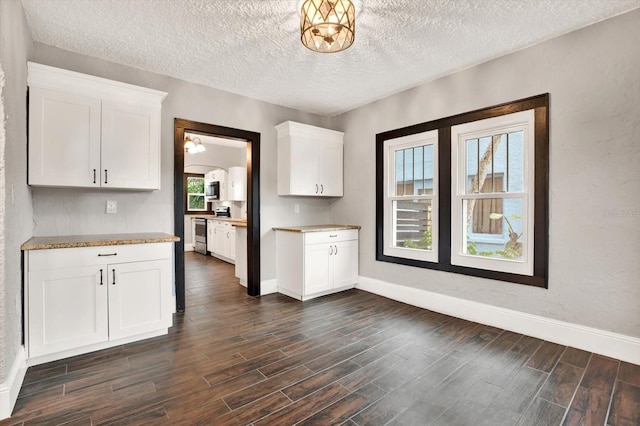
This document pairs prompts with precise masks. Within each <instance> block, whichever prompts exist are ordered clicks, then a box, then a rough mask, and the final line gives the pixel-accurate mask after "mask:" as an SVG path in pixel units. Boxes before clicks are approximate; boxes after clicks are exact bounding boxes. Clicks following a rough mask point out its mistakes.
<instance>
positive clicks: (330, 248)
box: [329, 246, 333, 256]
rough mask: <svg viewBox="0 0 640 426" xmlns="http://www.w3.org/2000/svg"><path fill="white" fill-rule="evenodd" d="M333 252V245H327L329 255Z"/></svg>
mask: <svg viewBox="0 0 640 426" xmlns="http://www.w3.org/2000/svg"><path fill="white" fill-rule="evenodd" d="M332 254H333V246H329V256H331V255H332Z"/></svg>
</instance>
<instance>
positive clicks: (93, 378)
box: [0, 253, 640, 426]
mask: <svg viewBox="0 0 640 426" xmlns="http://www.w3.org/2000/svg"><path fill="white" fill-rule="evenodd" d="M185 257H186V265H185V266H186V268H185V269H186V286H187V288H186V296H187V297H186V306H187V310H186V312H185V313H183V314H180V315H175V316H174V326H173V327H172V328H171V329H170V331H169V333H168V334H167V335H166V336H159V337H155V338H152V339H147V340H144V341H141V342H135V343H131V344H128V345H121V346H118V347H114V348H110V349H106V350H103V351H98V352H94V353H90V354H84V355H79V356H76V357H72V358H67V359H63V360H59V361H55V362H51V363H48V364H44V365H39V366H35V367H32V368H30V369H29V370H28V372H27V375H26V377H25V380H24V384H23V386H22V389H21V392H20V395H19V397H18V401H17V403H16V406H15V409H14V412H13V415H12V417H11V418H9V419H6V420H3V421H0V426H8V425H47V426H50V425H71V426H76V425H77V426H81V425H87V426H89V425H91V426H94V425H138V424H139V425H142V424H145V425H146V424H150V425H165V424H166V425H187V426H188V425H222V426H225V425H252V426H267V425H268V426H272V425H283V426H285V425H286V426H290V425H294V424H306V425H325V424H342V425H349V426H363V425H382V424H391V425H402V426H407V425H420V426H422V425H425V424H429V425H443V426H444V425H476V424H477V425H492V426H494V425H559V424H561V423H564V424H567V425H576V424H600V425H603V424H605V423H606V424H608V425H612V426H613V425H616V426H617V425H638V424H640V402H639V401H640V366H637V365H633V364H629V363H626V362H620V361H618V360H614V359H611V358H607V357H604V356H601V355H596V354H592V353H589V352H585V351H582V350H578V349H575V348H567V347H564V346H562V345H558V344H555V343H550V342H545V341H542V340H540V339H537V338H533V337H529V336H523V335H521V334H518V333H514V332H510V331H505V330H501V329H499V328H496V327H490V326H486V325H482V324H477V323H474V322H471V321H466V320H463V319H459V318H453V317H450V316H447V315H443V314H440V313H436V312H431V311H427V310H424V309H419V308H416V307H413V306H410V305H406V304H402V303H397V302H394V301H391V300H388V299H385V298H382V297H379V296H376V295H374V294H371V293H367V292H363V291H359V290H350V291H345V292H341V293H338V294H334V295H329V296H325V297H321V298H317V299H313V300H310V301H307V302H304V303H301V302H299V301H296V300H293V299H291V298H289V297H286V296H283V295H279V294H272V295H268V296H263V297H261V298H252V297H249V296H247V294H246V289H245V288H244V287H241V286H240V285H239V284H238V281H237V279H236V278H235V277H234V268H233V266H232V265H229V264H227V263H225V262H222V261H220V260H217V259H214V258H211V257H205V256H202V255H199V254H196V253H186V256H185Z"/></svg>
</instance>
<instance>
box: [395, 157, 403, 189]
mask: <svg viewBox="0 0 640 426" xmlns="http://www.w3.org/2000/svg"><path fill="white" fill-rule="evenodd" d="M396 195H404V151H403V150H398V151H396Z"/></svg>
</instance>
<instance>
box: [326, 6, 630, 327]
mask: <svg viewBox="0 0 640 426" xmlns="http://www.w3.org/2000/svg"><path fill="white" fill-rule="evenodd" d="M638 46H640V10H636V11H634V12H631V13H628V14H626V15H622V16H619V17H616V18H613V19H610V20H607V21H604V22H601V23H598V24H596V25H593V26H591V27H587V28H585V29H582V30H579V31H576V32H573V33H570V34H568V35H565V36H562V37H559V38H556V39H553V40H550V41H548V42H545V43H542V44H539V45H536V46H533V47H530V48H528V49H525V50H522V51H520V52H517V53H514V54H511V55H508V56H505V57H501V58H498V59H496V60H493V61H490V62H487V63H484V64H481V65H478V66H475V67H473V68H470V69H467V70H464V71H461V72H458V73H456V74H452V75H450V76H447V77H444V78H441V79H438V80H435V81H433V82H430V83H426V84H423V85H421V86H419V87H417V88H414V89H411V90H408V91H405V92H402V93H399V94H397V95H394V96H390V97H388V98H385V99H382V100H379V101H377V102H374V103H372V104H369V105H366V106H363V107H361V108H358V109H356V110H353V111H351V112H349V113H346V114H344V115H341V116H339V117H337V118H335V119H334V121H332V123H331V124H332V126H331V127H333V128H338V129H341V130H344V131H345V132H346V136H345V164H347V165H348V164H359V165H360V164H366V165H368V167H357V168H351V167H348V166H347V167H345V194H344V198H342V199H340V200H338V201H337V202H336V203H334V204H333V206H332V212H331V213H332V219H333V220H334V221H336V222H347V223H356V224H360V225H362V230H361V232H360V238H361V239H360V275H362V276H366V277H371V278H375V279H379V280H383V281H387V282H390V283H395V284H399V285H404V286H409V287H415V288H419V289H424V290H428V291H432V292H436V293H441V294H445V295H450V296H454V297H458V298H461V299H468V300H473V301H477V302H482V303H486V304H490V305H495V306H500V307H506V308H510V309H515V310H518V311H522V312H528V313H532V314H536V315H541V316H544V317H549V318H554V319H558V320H563V321H569V322H572V323H577V324H583V325H587V326H592V327H596V328H599V329H603V330H609V331H613V332H618V333H623V334H626V335H630V336H635V337H640V309H638V301H640V285H639V282H638V277H639V276H640V262H638V259H640V78H639V76H640V50H639V49H638ZM545 92H549V93H550V96H551V98H550V102H551V104H550V114H551V117H550V126H551V139H550V248H549V260H550V271H549V289H548V290H544V289H539V288H533V287H527V286H523V285H516V284H509V283H505V282H497V281H491V280H486V279H481V278H475V277H467V276H463V275H457V274H451V273H444V272H438V271H432V270H427V269H420V268H413V267H408V266H401V265H394V264H390V263H384V262H377V261H376V260H375V184H374V182H375V135H376V133H379V132H383V131H386V130H391V129H395V128H399V127H403V126H407V125H411V124H416V123H421V122H425V121H429V120H434V119H438V118H441V117H446V116H449V115H453V114H458V113H462V112H466V111H471V110H474V109H477V108H482V107H487V106H491V105H495V104H499V103H503V102H507V101H511V100H516V99H520V98H524V97H528V96H532V95H538V94H541V93H545ZM611 211H613V213H611Z"/></svg>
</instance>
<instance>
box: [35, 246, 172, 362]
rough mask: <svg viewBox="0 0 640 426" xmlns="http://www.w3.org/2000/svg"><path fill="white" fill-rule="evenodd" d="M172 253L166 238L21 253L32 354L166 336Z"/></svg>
mask: <svg viewBox="0 0 640 426" xmlns="http://www.w3.org/2000/svg"><path fill="white" fill-rule="evenodd" d="M171 254H172V245H171V244H170V243H153V244H136V245H122V246H104V247H86V248H85V247H83V248H68V249H51V250H33V251H28V252H26V253H25V266H26V268H25V269H26V274H25V276H26V284H25V298H26V299H25V320H26V342H25V343H26V346H27V351H28V357H29V358H30V360H31V359H40V360H41V361H42V362H47V361H50V360H53V359H59V358H64V357H66V356H71V355H77V354H80V353H84V352H90V351H93V350H98V349H103V348H106V347H109V346H114V345H117V344H122V343H127V342H131V341H135V340H140V339H143V338H146V337H152V336H153V335H160V334H165V333H166V332H167V329H168V328H169V327H170V326H171V325H172V313H173V296H172V285H171V283H172V276H171V275H172V274H171V261H172V260H171V259H172V257H171ZM35 363H38V362H35ZM35 363H32V364H35Z"/></svg>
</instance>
